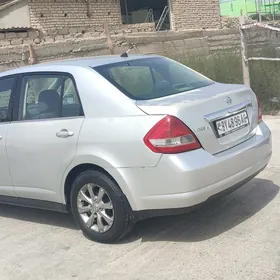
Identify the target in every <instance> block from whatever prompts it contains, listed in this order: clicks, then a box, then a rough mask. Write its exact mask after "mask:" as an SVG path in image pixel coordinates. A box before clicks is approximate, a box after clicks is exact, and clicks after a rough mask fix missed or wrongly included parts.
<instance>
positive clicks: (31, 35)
mask: <svg viewBox="0 0 280 280" xmlns="http://www.w3.org/2000/svg"><path fill="white" fill-rule="evenodd" d="M39 36H40V33H39V31H37V30H29V31H28V37H29V38H30V39H35V38H38V37H39Z"/></svg>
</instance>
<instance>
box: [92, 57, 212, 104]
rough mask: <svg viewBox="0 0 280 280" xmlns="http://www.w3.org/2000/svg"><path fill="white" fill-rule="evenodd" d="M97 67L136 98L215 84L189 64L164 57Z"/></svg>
mask: <svg viewBox="0 0 280 280" xmlns="http://www.w3.org/2000/svg"><path fill="white" fill-rule="evenodd" d="M94 69H95V70H96V71H97V72H98V73H99V74H101V75H102V76H103V77H104V78H106V79H107V80H108V81H109V82H111V83H112V84H114V85H115V86H116V87H117V88H118V89H119V90H121V91H122V92H123V93H124V94H126V95H127V96H128V97H130V98H132V99H134V100H149V99H155V98H161V97H164V96H169V95H173V94H178V93H181V92H187V91H190V90H194V89H197V88H201V87H204V86H208V85H210V84H212V83H213V81H211V80H209V79H207V78H205V77H204V76H202V75H200V74H198V73H197V72H195V71H193V70H191V69H189V68H188V67H186V66H184V65H182V64H180V63H177V62H175V61H172V60H170V59H167V58H163V57H152V58H144V59H136V60H129V61H126V62H120V63H113V64H107V65H102V66H98V67H95V68H94Z"/></svg>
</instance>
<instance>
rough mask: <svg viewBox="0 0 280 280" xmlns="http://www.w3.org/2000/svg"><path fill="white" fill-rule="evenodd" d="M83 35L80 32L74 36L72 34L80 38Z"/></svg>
mask: <svg viewBox="0 0 280 280" xmlns="http://www.w3.org/2000/svg"><path fill="white" fill-rule="evenodd" d="M82 37H83V34H82V33H77V34H76V35H75V36H74V38H76V39H77V38H82Z"/></svg>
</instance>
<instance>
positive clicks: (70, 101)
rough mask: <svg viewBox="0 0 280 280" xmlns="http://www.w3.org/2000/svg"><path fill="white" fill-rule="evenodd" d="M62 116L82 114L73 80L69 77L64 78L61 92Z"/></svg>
mask: <svg viewBox="0 0 280 280" xmlns="http://www.w3.org/2000/svg"><path fill="white" fill-rule="evenodd" d="M62 103H63V105H62V116H63V117H75V116H81V115H82V114H83V109H82V106H81V103H80V100H79V96H78V93H77V90H76V87H75V84H74V82H73V80H72V79H71V78H69V77H67V78H66V79H65V84H64V92H63V102H62Z"/></svg>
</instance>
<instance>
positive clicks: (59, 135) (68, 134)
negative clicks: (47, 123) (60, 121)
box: [56, 129, 74, 138]
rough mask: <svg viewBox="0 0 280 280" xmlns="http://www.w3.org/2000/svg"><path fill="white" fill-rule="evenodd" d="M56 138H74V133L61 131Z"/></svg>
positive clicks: (65, 130)
mask: <svg viewBox="0 0 280 280" xmlns="http://www.w3.org/2000/svg"><path fill="white" fill-rule="evenodd" d="M56 136H57V137H59V138H68V137H72V136H74V132H72V131H68V130H67V129H61V130H60V131H59V132H57V133H56Z"/></svg>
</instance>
